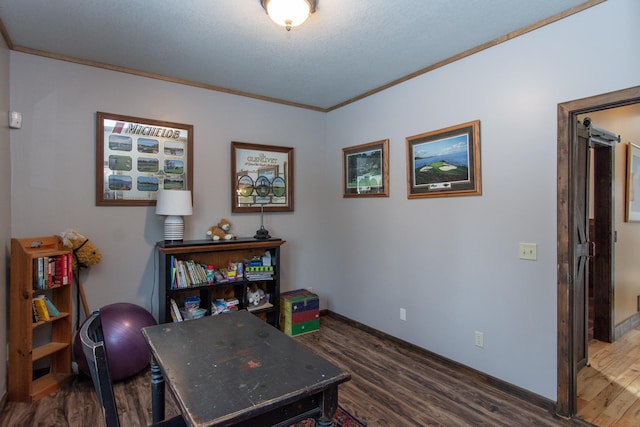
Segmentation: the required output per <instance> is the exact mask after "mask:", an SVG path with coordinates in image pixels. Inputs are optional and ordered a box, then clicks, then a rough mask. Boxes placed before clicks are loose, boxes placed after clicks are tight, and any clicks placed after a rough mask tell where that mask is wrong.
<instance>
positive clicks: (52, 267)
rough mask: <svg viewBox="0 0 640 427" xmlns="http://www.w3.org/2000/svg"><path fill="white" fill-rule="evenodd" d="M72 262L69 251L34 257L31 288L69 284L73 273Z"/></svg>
mask: <svg viewBox="0 0 640 427" xmlns="http://www.w3.org/2000/svg"><path fill="white" fill-rule="evenodd" d="M72 262H73V261H72V258H71V254H70V253H67V254H61V255H54V256H45V257H39V258H34V259H33V289H47V288H51V287H53V286H55V285H68V284H70V283H71V280H72V274H73V271H72V267H71V265H72Z"/></svg>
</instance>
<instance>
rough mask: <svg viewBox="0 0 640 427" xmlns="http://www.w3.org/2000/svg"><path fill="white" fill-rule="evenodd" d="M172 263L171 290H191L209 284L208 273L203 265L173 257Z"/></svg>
mask: <svg viewBox="0 0 640 427" xmlns="http://www.w3.org/2000/svg"><path fill="white" fill-rule="evenodd" d="M170 263H171V273H170V274H171V277H170V286H171V289H182V288H190V287H192V286H200V285H204V284H205V283H207V273H206V270H205V267H204V266H203V265H202V264H199V263H197V262H195V261H194V260H180V259H175V258H174V257H173V256H172V257H171V259H170Z"/></svg>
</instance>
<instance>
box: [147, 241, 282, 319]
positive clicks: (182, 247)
mask: <svg viewBox="0 0 640 427" xmlns="http://www.w3.org/2000/svg"><path fill="white" fill-rule="evenodd" d="M283 243H285V241H284V240H282V239H278V238H269V239H265V240H257V239H252V238H239V239H237V240H218V241H213V240H192V241H184V242H180V243H175V244H170V243H166V242H158V244H157V245H156V249H157V250H158V252H159V254H160V262H159V271H158V276H159V280H160V286H159V288H160V292H159V293H158V294H159V295H158V297H159V301H158V302H159V315H158V322H160V323H163V322H171V321H172V319H171V304H170V300H171V299H174V300H175V301H176V302H177V305H179V306H181V305H183V301H184V298H185V297H186V296H192V295H193V296H198V297H200V300H201V301H200V307H201V308H203V309H205V310H206V315H211V313H212V301H213V300H214V299H217V298H235V299H237V300H238V302H239V304H238V308H239V309H241V310H243V309H250V311H251V312H252V313H254V314H255V315H257V316H258V317H260V318H262V319H263V320H265V321H267V322H268V323H270V324H271V325H273V326H275V327H276V328H277V327H278V326H279V322H280V246H281V245H282V244H283ZM266 252H268V253H269V254H270V257H271V262H272V266H273V276H272V278H271V279H270V280H255V281H250V280H246V279H244V278H239V279H238V280H235V281H229V282H223V283H213V284H207V283H202V284H198V285H196V286H191V287H186V288H175V287H172V286H171V282H172V279H171V276H172V274H171V273H172V269H171V267H172V260H174V259H175V260H193V261H195V262H196V263H198V264H201V265H206V264H211V265H214V266H215V268H219V267H222V266H226V265H227V264H228V263H229V262H235V263H237V262H242V261H243V259H251V258H252V257H253V256H262V255H264V254H265V253H266ZM252 284H256V285H257V286H258V287H259V288H260V289H262V290H263V292H264V293H265V295H267V294H268V295H269V297H270V301H269V302H268V303H265V304H262V305H260V306H256V307H253V306H249V305H248V303H247V287H248V286H250V285H252Z"/></svg>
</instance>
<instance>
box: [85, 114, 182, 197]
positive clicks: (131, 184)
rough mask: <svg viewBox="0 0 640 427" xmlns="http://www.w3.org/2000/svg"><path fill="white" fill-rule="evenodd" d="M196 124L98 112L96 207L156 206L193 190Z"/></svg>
mask: <svg viewBox="0 0 640 427" xmlns="http://www.w3.org/2000/svg"><path fill="white" fill-rule="evenodd" d="M192 164H193V125H186V124H182V123H173V122H167V121H162V120H151V119H143V118H140V117H131V116H123V115H118V114H111V113H103V112H100V111H98V112H97V113H96V205H97V206H153V205H155V204H156V198H157V193H158V190H160V189H174V190H192V189H193V168H192Z"/></svg>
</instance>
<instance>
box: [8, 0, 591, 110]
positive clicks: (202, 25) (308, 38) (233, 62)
mask: <svg viewBox="0 0 640 427" xmlns="http://www.w3.org/2000/svg"><path fill="white" fill-rule="evenodd" d="M599 2H600V0H590V1H588V2H585V1H584V0H536V1H532V0H318V9H317V11H316V13H314V14H313V15H312V16H311V17H310V18H309V20H308V21H307V22H306V23H305V24H303V25H302V26H300V27H297V28H294V29H292V30H291V31H290V32H287V31H286V30H285V29H284V28H282V27H279V26H277V25H275V24H274V23H273V22H272V21H271V20H270V19H269V18H268V17H267V15H266V14H265V12H264V10H263V9H262V7H261V6H260V0H162V1H158V0H99V1H98V0H54V1H47V0H0V19H1V20H2V23H3V24H4V31H3V33H4V36H5V39H7V43H8V44H9V46H10V47H11V48H13V49H15V50H17V51H23V52H30V53H37V54H43V55H46V56H52V57H55V58H61V59H69V60H75V61H78V62H82V63H86V64H90V65H96V63H97V64H103V65H107V66H111V67H116V69H123V70H127V71H134V72H138V73H142V74H143V75H157V76H164V77H166V78H168V79H172V80H177V81H183V82H188V83H189V84H196V85H200V86H203V87H210V88H214V89H221V90H228V91H231V92H234V93H242V94H247V95H249V96H255V97H259V98H267V99H272V100H277V101H282V102H285V103H289V104H294V105H300V106H307V107H311V108H315V109H320V110H329V109H332V108H335V107H337V106H340V105H343V104H345V103H348V102H350V101H351V100H353V99H357V98H359V97H362V96H364V95H366V94H367V93H370V92H372V91H375V90H377V89H379V88H381V87H385V86H388V85H390V84H393V83H394V82H397V81H399V80H402V79H404V78H405V77H406V76H409V75H412V74H416V73H420V72H422V71H424V70H425V69H428V68H429V67H431V66H433V65H434V64H437V63H439V62H441V61H446V60H448V59H450V58H452V57H455V56H456V55H459V54H461V53H464V52H467V51H469V50H473V49H474V48H477V47H479V46H482V45H484V44H485V43H488V42H491V41H492V40H495V39H499V38H501V37H503V36H506V35H512V34H513V33H514V32H515V33H518V32H519V31H520V30H521V29H523V28H527V27H529V26H531V25H534V24H537V23H539V22H541V21H542V22H548V20H549V18H552V17H558V14H561V15H560V16H564V15H566V14H569V13H570V12H575V11H577V10H581V9H583V8H585V7H588V6H591V5H594V4H597V3H599Z"/></svg>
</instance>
